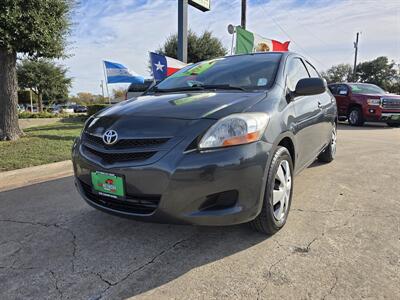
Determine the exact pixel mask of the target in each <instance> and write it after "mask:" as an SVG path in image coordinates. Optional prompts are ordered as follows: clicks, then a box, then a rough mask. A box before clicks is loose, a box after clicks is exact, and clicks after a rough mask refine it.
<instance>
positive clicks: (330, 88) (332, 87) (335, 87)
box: [328, 85, 337, 95]
mask: <svg viewBox="0 0 400 300" xmlns="http://www.w3.org/2000/svg"><path fill="white" fill-rule="evenodd" d="M328 88H329V90H330V91H331V93H332V94H333V95H336V93H337V85H329V86H328Z"/></svg>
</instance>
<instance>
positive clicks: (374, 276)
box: [0, 125, 400, 300]
mask: <svg viewBox="0 0 400 300" xmlns="http://www.w3.org/2000/svg"><path fill="white" fill-rule="evenodd" d="M399 170H400V129H392V128H387V127H382V126H371V125H370V126H367V127H363V128H350V127H348V126H346V125H340V126H339V132H338V153H337V158H336V160H335V161H334V162H333V163H332V164H328V165H321V164H318V163H315V164H313V165H312V166H311V167H309V168H308V169H307V170H305V171H303V172H302V173H301V174H300V175H298V176H297V177H296V178H295V193H294V198H293V202H292V209H291V212H290V215H289V219H288V222H287V224H286V226H285V227H284V229H283V230H281V231H280V232H279V233H278V234H276V235H274V236H272V237H269V238H266V237H265V236H262V235H260V234H257V233H254V232H252V231H251V229H250V228H248V227H247V226H246V225H239V226H230V227H194V226H177V225H165V224H164V225H163V224H151V223H140V222H136V221H132V220H127V219H121V218H118V217H115V216H111V215H107V214H104V213H102V212H99V211H96V210H94V209H92V208H90V207H89V206H88V205H86V204H85V203H84V202H83V200H82V199H81V198H80V197H79V195H78V193H77V192H76V191H75V188H74V185H73V178H72V177H69V178H64V179H60V180H55V181H50V182H47V183H42V184H37V185H32V186H28V187H24V188H21V189H17V190H13V191H8V192H3V193H0V207H1V209H0V232H1V234H0V282H1V289H0V298H1V299H90V300H96V299H126V298H130V297H135V298H138V299H171V298H173V299H221V298H229V299H241V298H250V299H256V298H258V299H274V298H278V297H281V298H285V299H300V298H301V299H350V298H351V299H360V298H387V299H398V296H399V295H400V285H399V282H400V230H399V229H400V185H399V182H400V172H399Z"/></svg>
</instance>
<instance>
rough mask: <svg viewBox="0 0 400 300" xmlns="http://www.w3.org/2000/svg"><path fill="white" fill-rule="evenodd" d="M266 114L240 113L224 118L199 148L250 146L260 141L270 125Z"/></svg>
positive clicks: (204, 137)
mask: <svg viewBox="0 0 400 300" xmlns="http://www.w3.org/2000/svg"><path fill="white" fill-rule="evenodd" d="M268 121H269V116H268V115H267V114H265V113H240V114H232V115H229V116H227V117H225V118H222V119H221V120H219V121H218V122H217V123H215V124H214V125H213V126H211V127H210V129H209V130H208V131H207V132H206V134H205V135H204V136H203V137H202V139H201V141H200V143H199V148H200V149H210V148H219V147H229V146H235V145H242V144H248V143H251V142H255V141H258V140H260V138H261V137H262V134H263V132H264V130H265V128H266V127H267V125H268Z"/></svg>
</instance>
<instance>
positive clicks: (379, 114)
mask: <svg viewBox="0 0 400 300" xmlns="http://www.w3.org/2000/svg"><path fill="white" fill-rule="evenodd" d="M364 117H365V120H366V121H371V122H391V123H400V109H384V108H382V107H381V106H367V107H366V108H365V109H364Z"/></svg>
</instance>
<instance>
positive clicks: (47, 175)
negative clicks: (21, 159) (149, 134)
mask: <svg viewBox="0 0 400 300" xmlns="http://www.w3.org/2000/svg"><path fill="white" fill-rule="evenodd" d="M71 175H73V169H72V162H71V161H70V160H66V161H60V162H56V163H52V164H47V165H41V166H35V167H30V168H24V169H19V170H13V171H7V172H1V173H0V192H4V191H9V190H13V189H17V188H20V187H24V186H28V185H32V184H35V183H41V182H45V181H49V180H54V179H58V178H63V177H68V176H71Z"/></svg>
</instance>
